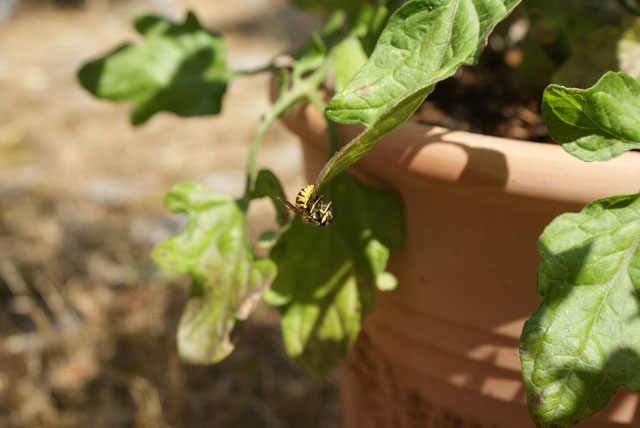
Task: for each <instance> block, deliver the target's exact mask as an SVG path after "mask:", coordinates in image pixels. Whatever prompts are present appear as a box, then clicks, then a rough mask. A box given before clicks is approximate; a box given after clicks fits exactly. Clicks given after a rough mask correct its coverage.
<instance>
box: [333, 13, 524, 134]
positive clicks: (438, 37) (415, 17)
mask: <svg viewBox="0 0 640 428" xmlns="http://www.w3.org/2000/svg"><path fill="white" fill-rule="evenodd" d="M518 3H519V1H518V0H410V1H408V2H407V3H405V4H404V5H403V6H402V7H400V9H398V10H397V11H396V12H395V13H394V14H393V15H392V16H391V18H390V19H389V22H388V23H387V26H386V28H385V29H384V31H383V32H382V34H381V35H380V38H379V39H378V44H377V46H376V48H375V50H374V51H373V53H372V55H371V57H370V58H369V61H368V62H367V63H366V64H365V66H364V67H362V69H361V70H360V71H359V72H358V74H357V75H356V76H355V77H354V78H353V80H352V81H351V82H350V83H349V85H348V86H347V87H346V88H345V89H344V90H343V91H341V92H340V93H338V94H336V96H335V97H333V99H332V100H331V102H330V103H329V105H328V106H327V114H328V115H329V117H330V118H331V119H332V120H334V121H336V122H340V123H361V124H363V125H365V126H371V125H373V124H374V123H375V122H376V121H377V120H378V118H380V116H382V115H383V114H385V113H386V112H387V109H388V107H389V106H390V105H396V104H398V103H399V102H400V101H401V100H403V99H406V98H413V97H415V96H416V94H419V93H422V94H425V95H426V93H428V92H430V91H431V87H432V86H433V85H434V84H435V83H437V82H439V81H441V80H443V79H446V78H447V77H449V76H452V75H453V74H454V73H455V72H456V70H457V69H458V67H460V66H461V65H463V64H475V63H476V62H477V61H478V59H479V57H480V53H481V52H482V50H483V48H484V46H485V43H486V38H487V36H488V35H489V33H490V32H491V30H492V29H493V27H494V26H495V25H496V24H497V23H498V22H500V21H501V20H502V19H504V18H505V17H506V16H507V15H508V14H509V13H510V12H511V10H512V9H513V8H514V7H515V6H516V5H517V4H518Z"/></svg>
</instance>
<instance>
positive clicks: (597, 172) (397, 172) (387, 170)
mask: <svg viewBox="0 0 640 428" xmlns="http://www.w3.org/2000/svg"><path fill="white" fill-rule="evenodd" d="M282 120H283V122H284V123H285V124H286V126H287V127H288V128H289V129H290V130H291V131H293V132H294V133H295V134H297V135H298V136H299V137H301V139H302V141H303V144H306V143H309V144H312V145H313V146H315V147H316V148H318V149H320V150H327V147H328V133H327V124H326V120H325V118H324V116H323V114H322V113H321V112H320V111H318V110H317V109H316V108H315V107H313V106H312V105H305V106H300V107H297V108H295V109H293V110H292V111H291V112H289V113H288V114H286V115H285V116H284V117H283V118H282ZM337 129H338V136H339V140H340V143H341V144H345V143H346V142H348V141H350V140H351V139H352V138H354V137H355V136H356V135H357V134H358V133H359V132H361V131H362V129H363V128H362V127H361V126H358V125H339V126H338V127H337ZM354 167H355V168H356V169H358V170H364V171H366V172H368V173H372V174H374V175H376V176H378V177H383V178H384V179H385V180H387V181H389V182H390V183H391V184H392V185H393V186H395V187H398V186H402V185H404V184H407V183H413V184H414V185H430V186H434V185H436V186H452V185H453V186H466V187H469V186H470V187H471V189H472V191H473V193H474V194H477V193H485V192H490V193H494V194H495V193H498V194H501V195H502V196H512V195H517V196H525V197H531V198H536V199H544V200H552V201H561V202H569V203H577V204H585V203H588V202H590V201H592V200H594V199H598V198H602V197H606V196H612V195H618V194H627V193H635V192H637V191H638V190H639V189H640V152H627V153H625V154H623V155H621V156H619V157H617V158H615V159H612V160H610V161H607V162H583V161H581V160H579V159H577V158H575V157H573V156H571V155H569V154H568V153H566V152H565V151H564V149H562V147H560V146H559V145H557V144H548V143H538V142H531V141H523V140H515V139H508V138H502V137H493V136H487V135H481V134H475V133H471V132H465V131H455V130H450V129H446V128H441V127H436V126H428V125H424V124H420V123H416V122H407V123H405V124H403V125H402V126H400V127H399V128H397V129H396V130H394V131H393V132H392V133H390V134H388V135H386V136H385V137H383V138H382V139H381V140H380V141H378V142H377V143H376V144H375V146H374V147H373V149H372V150H371V151H370V152H369V153H367V154H366V155H365V156H364V157H362V158H361V159H360V160H359V161H358V162H357V163H356V164H355V165H354V166H353V167H352V168H354Z"/></svg>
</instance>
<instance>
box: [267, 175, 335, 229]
mask: <svg viewBox="0 0 640 428" xmlns="http://www.w3.org/2000/svg"><path fill="white" fill-rule="evenodd" d="M313 189H314V185H313V184H307V185H306V186H304V187H303V188H302V189H300V191H299V192H298V194H297V195H296V204H295V205H293V204H292V203H291V202H289V201H285V200H284V199H282V198H281V197H279V196H278V199H280V202H282V203H283V204H285V206H286V207H287V208H289V209H290V210H291V211H293V212H294V213H296V214H298V215H299V216H300V217H302V219H303V220H304V222H305V223H307V224H310V225H312V226H318V227H326V226H329V225H330V224H331V222H332V221H333V212H332V211H331V202H329V203H328V204H325V203H324V202H321V201H322V195H320V196H316V197H312V195H313Z"/></svg>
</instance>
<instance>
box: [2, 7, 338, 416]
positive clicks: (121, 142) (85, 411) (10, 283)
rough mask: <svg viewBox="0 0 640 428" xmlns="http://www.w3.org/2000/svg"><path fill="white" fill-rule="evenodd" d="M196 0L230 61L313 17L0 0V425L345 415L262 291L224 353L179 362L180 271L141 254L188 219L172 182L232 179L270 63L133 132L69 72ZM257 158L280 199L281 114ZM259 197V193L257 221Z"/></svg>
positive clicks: (262, 48)
mask: <svg viewBox="0 0 640 428" xmlns="http://www.w3.org/2000/svg"><path fill="white" fill-rule="evenodd" d="M189 9H191V10H193V11H195V12H196V14H197V15H198V17H199V18H200V20H201V22H202V23H203V25H205V26H206V27H208V28H210V29H214V30H215V31H217V32H219V33H221V34H222V35H224V37H225V39H226V42H227V45H228V51H229V53H228V61H229V63H230V64H231V66H232V68H252V67H257V66H259V65H262V64H264V63H265V62H266V61H267V60H269V59H270V58H271V57H273V56H274V55H276V54H278V53H280V52H282V51H284V50H285V49H287V47H289V46H290V45H292V44H296V43H299V42H300V41H301V40H303V39H304V38H305V37H307V35H308V31H309V30H310V29H312V28H314V27H315V19H316V18H315V17H312V16H308V15H305V14H303V13H302V12H300V11H298V10H296V9H294V8H293V7H291V6H290V5H289V3H288V2H287V1H286V0H84V1H83V0H0V427H2V428H4V427H48V428H49V427H50V428H54V427H65V428H66V427H92V428H102V427H194V428H197V427H243V428H251V427H269V428H271V427H274V428H275V427H337V426H339V419H340V408H339V404H338V402H337V398H336V392H335V379H334V378H329V379H327V380H324V381H314V380H311V379H310V378H309V377H307V376H306V375H305V374H304V372H303V371H302V370H301V369H300V368H298V367H297V366H296V365H295V363H293V362H291V361H290V360H289V358H288V357H287V356H286V355H285V353H284V349H283V346H282V344H281V338H280V330H279V320H278V315H277V313H276V312H274V311H273V310H272V309H270V308H266V307H264V305H263V306H262V307H260V309H259V310H258V311H256V313H255V314H254V315H253V316H252V318H251V319H250V320H249V321H248V322H247V324H246V326H245V328H244V330H243V331H242V333H241V337H240V338H239V339H240V340H239V345H238V347H237V348H236V350H235V351H234V353H233V354H232V355H231V356H230V357H229V358H228V359H227V360H226V361H224V362H222V363H221V364H218V365H215V366H208V367H199V366H188V365H185V364H182V363H181V362H180V361H179V360H178V358H177V355H176V346H175V339H174V335H175V332H176V328H177V322H178V319H179V316H180V312H181V310H182V307H183V305H184V303H185V301H186V298H187V294H188V290H189V278H188V277H186V276H185V277H176V276H172V275H170V274H169V273H167V272H163V271H160V270H159V269H158V268H157V267H156V266H155V265H154V264H153V262H152V261H151V258H150V251H151V249H152V248H153V246H154V245H155V244H156V243H158V242H159V241H161V240H162V239H164V238H166V237H168V236H169V235H171V234H173V233H175V232H177V231H178V230H180V228H181V227H182V226H183V225H184V222H185V219H184V218H180V217H178V216H173V215H170V214H169V213H168V212H167V211H166V210H165V208H164V206H163V197H164V194H165V192H166V191H167V190H168V189H169V188H170V187H171V186H172V185H173V184H175V183H177V182H179V181H183V180H194V181H198V182H201V183H204V184H206V185H208V186H210V187H212V188H213V189H215V190H217V191H221V192H226V193H229V194H231V195H234V196H239V195H240V194H241V193H242V190H243V186H244V173H243V168H244V164H245V159H246V155H247V149H248V145H249V142H250V140H251V136H252V133H253V130H254V128H255V126H256V124H257V121H258V117H259V115H260V113H261V112H262V111H264V109H265V108H266V106H267V105H268V103H269V99H268V85H269V76H268V75H259V76H253V77H246V78H238V79H234V80H233V81H232V83H231V86H230V88H229V90H228V92H227V95H226V98H225V105H224V110H223V114H222V115H220V116H216V117H200V118H193V119H180V118H177V117H175V116H172V115H170V114H166V113H161V114H159V115H156V116H155V117H153V118H152V119H151V120H150V121H149V122H148V123H147V124H145V125H143V126H141V127H138V128H132V127H131V126H130V125H129V122H128V112H129V106H128V105H127V104H126V103H124V104H113V103H108V102H104V101H100V100H97V99H94V98H92V97H91V96H90V95H89V94H88V93H87V92H85V91H84V90H83V89H82V88H81V87H80V85H79V84H78V82H77V80H76V77H75V72H76V70H77V69H78V68H79V66H80V65H81V64H82V63H83V62H84V61H86V60H88V59H91V58H95V57H97V56H99V55H102V54H104V53H106V52H107V51H109V50H111V49H112V48H113V47H115V46H116V45H119V44H121V43H123V42H125V41H136V40H138V37H137V35H136V34H135V33H134V31H133V28H132V25H131V18H132V17H133V16H134V15H135V14H136V13H140V12H153V13H156V14H161V15H165V16H168V17H171V18H173V19H175V20H179V21H182V19H183V18H184V15H185V13H186V11H187V10H189ZM258 166H259V167H261V166H268V167H269V168H271V169H272V170H274V172H276V174H277V175H278V176H279V177H280V179H281V180H282V181H283V183H284V184H285V188H286V191H287V194H288V195H290V196H291V195H293V194H295V192H296V190H297V189H299V188H300V187H301V186H302V184H303V183H304V180H303V176H302V172H303V171H302V154H301V150H300V148H299V146H298V142H297V141H296V139H295V137H294V136H293V135H292V134H290V133H289V132H288V131H287V130H286V129H284V128H283V126H282V125H280V124H278V123H276V124H275V125H274V126H273V127H272V128H271V130H270V131H269V133H268V134H267V137H266V140H265V142H264V143H263V147H262V150H261V151H260V154H259V159H258ZM270 209H271V208H270V206H269V203H267V202H264V203H261V202H260V203H257V204H255V206H254V207H252V211H251V213H250V214H251V216H250V218H251V228H252V230H253V231H254V232H255V231H259V230H264V229H266V228H268V227H270V226H271V225H272V224H271V223H270V222H271V221H272V218H273V214H272V213H271V211H270ZM254 235H256V234H255V233H254Z"/></svg>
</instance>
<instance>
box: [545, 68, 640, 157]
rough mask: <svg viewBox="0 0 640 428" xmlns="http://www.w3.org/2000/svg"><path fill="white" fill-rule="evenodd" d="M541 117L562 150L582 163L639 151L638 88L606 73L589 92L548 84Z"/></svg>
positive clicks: (627, 78) (623, 76) (621, 75)
mask: <svg viewBox="0 0 640 428" xmlns="http://www.w3.org/2000/svg"><path fill="white" fill-rule="evenodd" d="M542 115H543V116H544V120H545V122H546V124H547V129H548V130H549V133H550V134H551V137H553V139H554V140H556V141H557V142H558V143H559V144H560V145H562V148H564V149H565V150H566V151H567V152H568V153H570V154H572V155H573V156H575V157H577V158H579V159H582V160H584V161H588V162H590V161H594V160H597V161H605V160H609V159H611V158H614V157H616V156H619V155H621V154H622V153H624V152H626V151H628V150H632V149H638V148H640V85H639V84H638V82H636V81H635V80H634V79H633V78H631V77H630V76H628V75H627V74H625V73H613V72H608V73H606V74H605V75H604V76H602V78H601V79H600V80H599V81H598V82H597V83H596V84H595V85H594V86H592V87H591V88H589V89H571V88H565V87H563V86H559V85H549V86H548V87H547V89H545V91H544V95H543V100H542Z"/></svg>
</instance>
